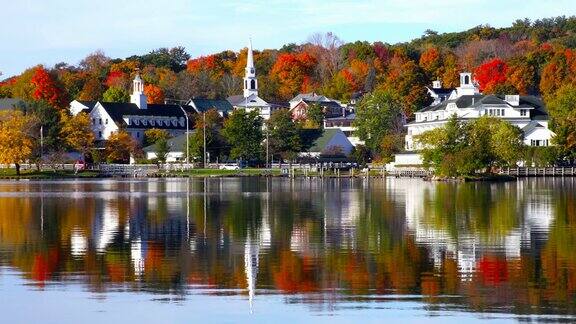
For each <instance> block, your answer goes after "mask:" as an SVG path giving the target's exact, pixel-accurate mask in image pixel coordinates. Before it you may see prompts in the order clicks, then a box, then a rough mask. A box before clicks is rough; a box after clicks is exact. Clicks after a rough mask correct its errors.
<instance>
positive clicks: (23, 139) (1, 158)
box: [0, 111, 37, 175]
mask: <svg viewBox="0 0 576 324" xmlns="http://www.w3.org/2000/svg"><path fill="white" fill-rule="evenodd" d="M36 128H37V120H36V118H35V117H33V116H31V115H23V114H22V113H21V112H19V111H7V112H2V113H1V114H0V163H5V164H12V163H13V164H14V165H15V166H16V174H17V175H20V163H22V162H24V161H25V160H27V159H28V158H30V156H31V155H32V151H33V149H34V145H35V140H34V137H33V136H32V132H33V130H34V129H36Z"/></svg>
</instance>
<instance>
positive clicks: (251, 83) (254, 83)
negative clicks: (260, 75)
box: [250, 80, 256, 90]
mask: <svg viewBox="0 0 576 324" xmlns="http://www.w3.org/2000/svg"><path fill="white" fill-rule="evenodd" d="M250 89H252V90H254V89H256V80H252V81H250Z"/></svg>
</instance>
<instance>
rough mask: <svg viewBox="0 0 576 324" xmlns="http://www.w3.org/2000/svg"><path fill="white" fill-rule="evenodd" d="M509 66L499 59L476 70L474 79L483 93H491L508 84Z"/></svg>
mask: <svg viewBox="0 0 576 324" xmlns="http://www.w3.org/2000/svg"><path fill="white" fill-rule="evenodd" d="M507 71H508V65H507V64H506V63H505V62H504V61H502V60H501V59H499V58H495V59H492V60H490V61H488V62H486V63H484V64H482V65H480V66H479V67H477V68H476V69H475V70H474V78H475V79H476V81H478V83H479V85H480V89H481V90H482V91H483V92H486V93H491V92H493V91H494V89H495V88H496V86H498V85H502V84H504V83H506V72H507Z"/></svg>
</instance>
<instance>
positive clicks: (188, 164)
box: [178, 105, 190, 170]
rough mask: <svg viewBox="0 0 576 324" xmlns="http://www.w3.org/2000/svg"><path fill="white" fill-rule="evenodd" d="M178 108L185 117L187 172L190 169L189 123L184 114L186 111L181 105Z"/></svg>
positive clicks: (186, 115)
mask: <svg viewBox="0 0 576 324" xmlns="http://www.w3.org/2000/svg"><path fill="white" fill-rule="evenodd" d="M178 107H180V110H182V112H183V113H184V117H186V170H188V169H190V143H189V137H190V134H189V128H190V121H189V119H188V114H187V113H186V110H184V108H182V106H181V105H179V106H178Z"/></svg>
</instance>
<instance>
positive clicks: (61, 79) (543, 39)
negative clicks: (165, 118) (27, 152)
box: [0, 17, 576, 116]
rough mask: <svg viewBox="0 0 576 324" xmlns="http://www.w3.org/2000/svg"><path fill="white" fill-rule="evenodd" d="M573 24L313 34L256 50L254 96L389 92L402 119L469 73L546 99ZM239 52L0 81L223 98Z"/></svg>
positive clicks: (242, 55) (237, 89) (77, 95)
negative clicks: (140, 87)
mask: <svg viewBox="0 0 576 324" xmlns="http://www.w3.org/2000/svg"><path fill="white" fill-rule="evenodd" d="M575 48H576V17H556V18H547V19H541V20H537V21H529V20H517V21H515V22H514V23H513V24H512V26H511V27H506V28H493V27H490V26H489V25H483V26H478V27H475V28H472V29H470V30H467V31H463V32H458V33H445V34H439V33H437V32H435V31H432V30H427V31H425V32H424V34H423V36H422V37H420V38H418V39H415V40H412V41H411V42H408V43H399V44H387V43H384V42H375V43H369V42H365V41H356V42H353V43H345V42H343V41H342V40H341V39H339V38H338V37H337V36H336V35H334V34H331V33H328V34H316V35H312V36H310V37H309V38H308V39H307V40H306V41H305V42H303V43H302V44H299V45H298V44H287V45H285V46H283V47H282V48H280V49H266V50H263V51H256V52H255V63H256V69H257V73H258V78H259V84H260V95H261V97H263V98H264V99H266V100H268V101H272V102H273V101H283V100H288V99H290V98H291V97H292V96H294V95H295V94H297V93H299V92H311V91H316V92H318V93H322V94H324V95H326V96H329V97H333V98H335V99H340V100H343V101H346V100H348V99H349V98H350V97H351V96H352V94H354V93H355V92H364V91H367V92H369V91H372V90H374V89H384V90H389V91H391V92H393V93H395V94H396V95H397V97H398V98H399V101H400V102H402V105H403V109H404V111H405V112H406V113H407V115H408V116H410V115H411V114H412V112H413V111H414V110H416V109H419V108H421V107H422V106H423V105H425V104H427V102H428V100H429V99H428V97H427V94H426V90H425V88H424V86H425V85H427V84H429V83H430V82H431V80H436V79H440V80H441V81H442V83H443V86H444V87H453V86H456V85H457V82H458V73H459V72H461V71H464V70H467V71H473V72H474V73H475V76H476V79H477V81H478V82H479V84H480V87H481V89H482V90H483V91H484V92H485V93H506V94H511V93H519V94H538V95H543V96H544V97H546V96H548V95H551V94H553V93H554V92H555V91H557V90H558V89H559V88H560V87H561V86H562V85H563V84H564V83H574V82H575V80H576V58H575V56H576V55H575V54H576V51H575V50H574V49H575ZM246 52H247V51H246V49H241V50H240V51H238V52H237V51H234V50H228V51H224V52H221V53H215V54H212V55H209V56H202V57H196V58H191V57H190V55H189V54H187V53H186V50H185V49H184V48H182V47H175V48H171V49H168V48H161V49H158V50H155V51H152V52H151V53H148V54H145V55H134V56H131V57H128V58H125V59H119V58H116V59H112V58H110V57H108V56H106V54H105V53H103V52H101V51H97V52H94V53H93V54H90V55H88V56H87V57H86V58H85V59H83V60H82V61H81V62H80V63H79V64H78V65H69V64H67V63H59V64H56V65H55V66H53V67H48V66H40V65H39V66H35V67H31V68H30V69H28V70H26V71H24V72H23V73H22V74H21V75H19V76H16V77H13V78H10V79H6V80H3V81H2V82H1V83H0V97H17V98H22V99H44V100H46V101H48V102H50V103H51V104H52V105H54V106H59V107H64V106H66V105H67V104H68V102H69V101H70V100H72V99H81V100H105V101H125V100H128V93H129V87H130V84H131V83H130V81H131V79H132V77H133V76H134V73H135V71H136V70H137V69H139V71H140V74H141V75H142V78H143V79H144V80H145V82H146V83H147V86H146V89H145V90H146V93H147V95H148V98H149V101H151V102H162V101H163V100H164V99H165V98H170V99H183V100H185V99H189V98H191V97H209V98H215V97H219V98H225V97H227V96H229V95H233V94H239V93H241V85H242V82H241V79H242V76H243V74H244V67H245V64H246Z"/></svg>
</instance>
